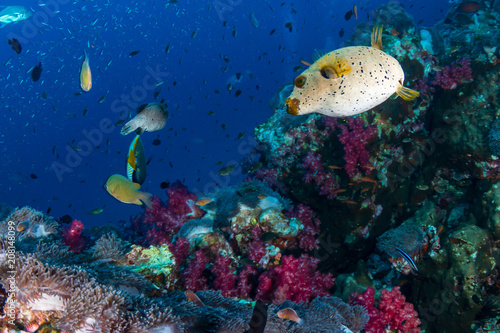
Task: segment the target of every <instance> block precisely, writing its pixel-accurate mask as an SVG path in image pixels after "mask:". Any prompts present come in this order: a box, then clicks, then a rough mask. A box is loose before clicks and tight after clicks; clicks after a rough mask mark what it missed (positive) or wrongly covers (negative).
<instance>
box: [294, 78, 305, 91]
mask: <svg viewBox="0 0 500 333" xmlns="http://www.w3.org/2000/svg"><path fill="white" fill-rule="evenodd" d="M293 83H294V84H295V86H296V87H297V88H302V87H303V86H304V84H305V83H306V77H305V76H304V75H299V76H297V77H296V78H295V80H294V81H293Z"/></svg>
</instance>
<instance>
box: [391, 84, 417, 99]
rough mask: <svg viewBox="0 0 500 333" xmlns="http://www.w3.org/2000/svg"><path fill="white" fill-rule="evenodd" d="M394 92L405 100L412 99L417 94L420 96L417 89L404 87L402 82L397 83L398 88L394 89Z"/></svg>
mask: <svg viewBox="0 0 500 333" xmlns="http://www.w3.org/2000/svg"><path fill="white" fill-rule="evenodd" d="M396 94H398V96H399V97H401V98H402V99H404V100H405V101H412V100H414V99H415V98H417V97H418V96H420V93H419V92H418V91H416V90H413V89H410V88H406V87H404V86H403V85H402V84H398V88H397V89H396Z"/></svg>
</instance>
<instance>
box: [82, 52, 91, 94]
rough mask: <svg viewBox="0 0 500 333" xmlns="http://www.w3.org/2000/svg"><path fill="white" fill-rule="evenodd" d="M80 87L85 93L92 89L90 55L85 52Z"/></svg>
mask: <svg viewBox="0 0 500 333" xmlns="http://www.w3.org/2000/svg"><path fill="white" fill-rule="evenodd" d="M80 87H82V90H83V91H89V90H90V88H92V73H91V72H90V65H89V55H88V54H87V51H85V60H84V61H83V64H82V70H81V71H80Z"/></svg>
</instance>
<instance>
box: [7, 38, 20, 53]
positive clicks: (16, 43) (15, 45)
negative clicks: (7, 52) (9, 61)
mask: <svg viewBox="0 0 500 333" xmlns="http://www.w3.org/2000/svg"><path fill="white" fill-rule="evenodd" d="M9 45H12V49H13V50H14V51H16V53H17V54H19V53H21V50H22V49H23V48H22V47H21V43H19V41H18V40H17V39H15V38H12V39H9Z"/></svg>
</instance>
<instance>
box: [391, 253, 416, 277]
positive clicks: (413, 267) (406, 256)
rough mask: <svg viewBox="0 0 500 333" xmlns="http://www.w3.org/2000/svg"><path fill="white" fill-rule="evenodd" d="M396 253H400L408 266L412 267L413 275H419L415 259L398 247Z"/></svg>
mask: <svg viewBox="0 0 500 333" xmlns="http://www.w3.org/2000/svg"><path fill="white" fill-rule="evenodd" d="M396 251H398V252H399V254H400V255H401V257H403V258H404V259H405V260H406V261H407V262H408V264H409V265H410V267H411V271H412V273H413V274H415V275H416V274H417V273H418V268H417V265H415V262H414V261H413V259H412V258H411V257H410V256H409V255H408V253H406V252H405V251H403V250H401V249H400V248H399V247H396Z"/></svg>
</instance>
